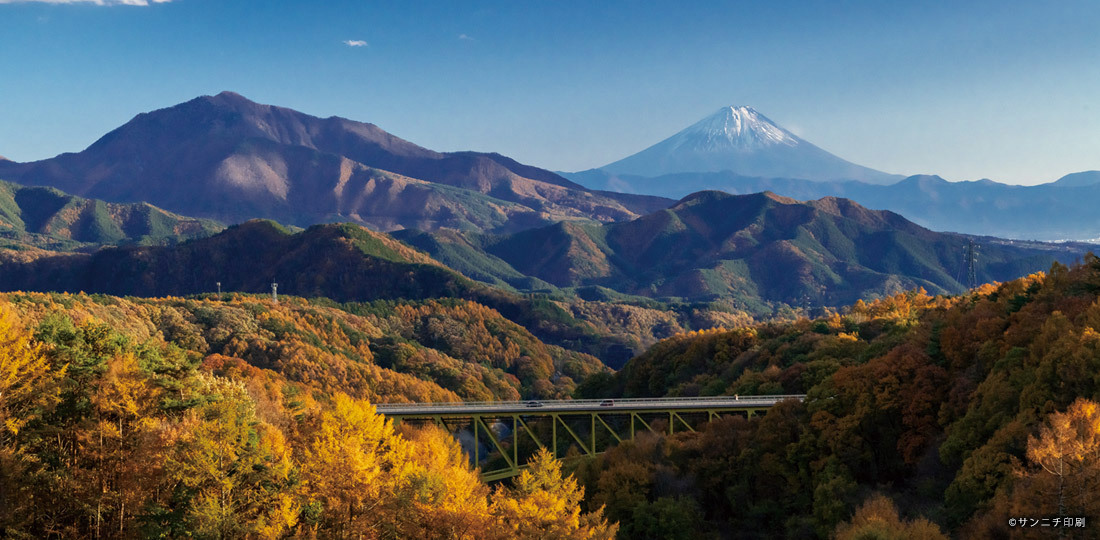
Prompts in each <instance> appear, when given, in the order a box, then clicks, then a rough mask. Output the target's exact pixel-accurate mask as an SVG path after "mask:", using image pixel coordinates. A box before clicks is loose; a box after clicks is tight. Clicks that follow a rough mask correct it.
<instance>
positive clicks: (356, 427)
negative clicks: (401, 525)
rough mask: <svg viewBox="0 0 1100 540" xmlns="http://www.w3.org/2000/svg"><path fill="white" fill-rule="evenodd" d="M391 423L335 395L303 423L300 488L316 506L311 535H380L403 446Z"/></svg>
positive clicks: (368, 407)
mask: <svg viewBox="0 0 1100 540" xmlns="http://www.w3.org/2000/svg"><path fill="white" fill-rule="evenodd" d="M404 444H405V442H404V441H403V440H401V439H400V438H399V437H397V436H395V434H394V433H393V426H392V425H391V424H390V423H389V422H387V421H386V420H385V418H383V417H382V416H381V415H379V414H376V413H375V410H374V407H373V406H371V405H370V404H369V403H367V402H365V401H360V400H356V399H353V398H351V397H348V396H347V395H345V394H336V395H335V396H334V398H333V404H332V407H331V409H330V410H327V411H324V412H321V413H318V414H316V415H314V417H313V418H310V419H308V420H307V421H306V422H305V425H303V427H302V442H301V450H300V456H301V457H300V459H299V462H300V463H301V481H302V490H303V492H304V494H305V496H306V498H307V500H308V501H309V503H310V504H311V505H319V506H320V508H319V510H320V512H319V515H318V516H317V518H316V519H315V521H314V523H311V524H303V525H304V527H305V528H307V529H311V533H312V534H316V535H318V536H321V537H326V538H328V537H331V538H379V537H381V535H382V533H383V527H382V525H383V524H384V523H386V522H387V521H391V520H389V519H388V516H385V515H384V513H383V512H381V510H382V504H383V502H384V497H386V496H387V494H389V493H392V492H393V491H394V488H395V485H394V475H393V474H392V471H393V470H394V469H397V468H399V467H401V465H402V464H401V461H402V459H401V458H402V456H403V455H404V453H405V449H404V448H403V447H402V446H403V445H404Z"/></svg>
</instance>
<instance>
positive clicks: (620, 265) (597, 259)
mask: <svg viewBox="0 0 1100 540" xmlns="http://www.w3.org/2000/svg"><path fill="white" fill-rule="evenodd" d="M397 237H398V238H401V239H402V240H404V241H406V242H408V243H410V244H412V245H414V246H416V247H419V248H421V249H424V250H426V251H428V252H429V253H431V254H432V255H433V256H434V257H436V258H438V259H439V260H441V261H442V262H443V263H445V264H448V265H453V266H455V267H458V268H461V269H462V270H463V271H464V272H466V273H467V274H468V275H470V276H473V277H476V278H478V279H482V280H485V281H489V282H505V283H508V284H510V285H513V286H516V287H520V288H522V287H524V286H532V287H539V286H540V284H541V283H543V282H546V283H549V284H551V285H554V286H557V287H591V286H600V287H606V288H608V289H612V290H615V291H618V292H620V293H623V294H630V295H637V296H649V297H656V298H662V297H665V298H667V297H674V298H676V297H678V298H685V299H691V300H714V299H717V298H729V299H733V300H734V301H735V303H736V305H737V306H738V307H739V308H740V309H743V310H746V311H750V312H755V313H757V314H762V313H769V312H770V311H771V310H772V309H774V306H775V305H777V304H780V303H785V304H788V305H793V306H823V305H824V306H841V305H846V304H849V303H852V302H855V301H856V300H858V299H866V298H873V297H880V296H884V295H889V294H893V293H895V292H898V291H901V290H906V289H910V288H915V287H924V288H926V289H927V290H929V291H932V292H935V293H956V292H960V291H962V290H963V289H964V286H963V284H961V283H960V280H964V279H965V276H966V274H965V273H963V272H962V270H963V254H964V252H965V250H966V246H967V242H968V241H970V240H975V238H973V237H966V236H963V235H955V234H945V233H936V232H933V231H930V230H928V229H925V228H923V227H920V226H918V225H916V224H914V223H912V222H910V221H908V220H906V219H905V218H904V217H902V216H899V215H897V214H895V213H892V212H884V211H876V210H870V209H867V208H865V207H863V206H860V205H859V204H856V203H854V202H852V201H850V200H848V199H838V198H833V197H826V198H823V199H820V200H816V201H807V202H799V201H796V200H793V199H789V198H786V197H780V196H777V195H774V194H771V193H767V192H765V193H758V194H752V195H740V196H735V195H729V194H726V193H722V192H717V191H704V192H699V193H694V194H692V195H689V196H687V197H685V198H684V199H682V200H681V201H679V202H678V203H676V204H675V205H674V206H672V207H671V208H668V209H665V210H661V211H658V212H655V213H652V214H647V215H645V216H642V217H640V218H638V219H635V220H632V221H628V222H620V223H609V224H595V223H591V222H589V223H578V222H562V223H558V224H555V225H551V226H548V227H543V228H538V229H530V230H527V231H522V232H519V233H515V234H511V235H478V234H473V233H456V232H438V233H433V234H413V233H399V234H398V235H397ZM976 240H978V241H979V242H980V243H981V244H982V256H981V262H980V264H979V265H978V266H977V268H976V271H977V274H978V276H977V277H978V279H979V280H981V281H994V280H1009V279H1014V278H1016V277H1019V276H1022V275H1026V274H1028V273H1030V272H1034V271H1037V270H1041V269H1043V268H1046V267H1048V266H1049V265H1050V262H1051V261H1052V260H1061V261H1063V262H1072V261H1073V260H1074V259H1077V258H1079V257H1080V256H1081V255H1083V254H1084V249H1083V248H1082V246H1079V245H1056V244H1049V245H1048V244H1038V243H1036V244H1014V243H1012V242H1005V241H1000V240H997V239H988V238H978V239H976ZM525 278H526V281H525ZM530 278H537V280H538V281H535V282H534V283H532V282H531V280H530ZM769 306H772V307H769Z"/></svg>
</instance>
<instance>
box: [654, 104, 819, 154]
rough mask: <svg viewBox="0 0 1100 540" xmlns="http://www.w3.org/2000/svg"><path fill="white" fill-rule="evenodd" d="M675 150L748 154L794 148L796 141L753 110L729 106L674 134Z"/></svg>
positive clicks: (796, 138)
mask: <svg viewBox="0 0 1100 540" xmlns="http://www.w3.org/2000/svg"><path fill="white" fill-rule="evenodd" d="M673 138H674V139H676V140H677V145H676V147H677V148H682V149H688V150H696V151H721V150H723V149H737V150H751V149H756V148H762V147H767V146H773V145H779V144H783V145H787V146H795V145H797V144H798V137H795V136H794V135H793V134H792V133H791V132H789V131H787V130H785V129H783V128H781V127H779V126H778V125H776V124H775V122H772V121H771V120H769V119H768V117H766V116H764V115H762V114H760V113H759V112H757V111H756V109H753V108H752V107H745V106H736V105H731V106H729V107H722V108H721V109H718V111H717V112H715V113H714V114H712V115H710V116H708V117H706V118H704V119H702V120H700V121H698V122H696V123H695V124H692V125H691V126H689V127H688V128H687V129H685V130H683V131H681V132H680V133H678V134H676V135H675V136H674V137H673Z"/></svg>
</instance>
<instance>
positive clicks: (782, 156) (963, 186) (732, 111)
mask: <svg viewBox="0 0 1100 540" xmlns="http://www.w3.org/2000/svg"><path fill="white" fill-rule="evenodd" d="M561 174H562V175H563V176H565V177H567V178H569V179H570V180H573V181H574V182H577V183H580V184H583V185H586V186H589V187H591V188H593V189H602V190H611V191H619V192H623V193H635V194H646V195H653V196H660V197H668V198H672V199H679V198H681V197H685V196H687V195H689V194H691V193H695V192H698V191H704V190H721V191H725V192H727V193H732V194H747V193H759V192H762V191H772V192H774V193H776V194H779V195H783V196H787V197H793V198H795V199H799V200H813V199H819V198H822V197H845V198H849V199H852V200H853V201H856V202H858V203H860V204H862V205H864V206H867V207H870V208H875V209H881V210H891V211H894V212H898V213H900V214H902V215H905V216H906V217H908V218H909V219H912V220H913V221H914V222H916V223H918V224H920V225H922V226H925V227H928V228H930V229H933V230H937V231H954V232H960V233H967V234H978V235H990V236H997V237H1002V238H1017V239H1026V240H1047V241H1055V240H1076V241H1091V240H1095V239H1097V238H1100V219H1098V218H1097V215H1096V213H1095V211H1094V209H1095V208H1096V207H1097V206H1100V171H1085V172H1080V173H1074V174H1070V175H1066V176H1065V177H1063V178H1061V179H1059V180H1057V181H1055V182H1051V183H1048V184H1042V185H1038V186H1015V185H1008V184H1001V183H997V182H993V181H991V180H979V181H976V182H948V181H946V180H944V179H942V178H940V177H938V176H931V175H918V176H910V177H902V176H899V175H890V174H886V173H882V172H879V171H875V170H873V169H868V168H866V167H862V166H860V165H855V164H853V163H850V162H848V161H845V160H843V159H841V158H838V157H836V156H833V155H831V154H829V153H827V152H825V151H824V150H821V149H820V148H818V147H816V146H814V145H812V144H810V143H808V142H806V141H804V140H802V139H800V138H798V137H797V136H795V135H794V134H792V133H791V132H789V131H787V130H786V129H783V128H782V127H781V126H779V125H776V124H775V123H774V122H772V121H770V120H768V119H767V118H766V117H765V116H764V115H762V114H760V113H758V112H757V111H755V110H754V109H752V108H749V107H724V108H722V109H720V110H719V111H718V112H717V113H715V114H713V115H711V116H709V117H707V118H704V119H703V120H701V121H699V122H697V123H695V124H694V125H692V126H690V127H688V128H687V129H684V130H683V131H681V132H679V133H677V134H675V135H673V136H672V137H669V138H668V139H665V140H664V141H662V142H660V143H658V144H656V145H654V146H651V147H650V148H647V149H645V150H643V151H641V152H639V153H637V154H634V155H632V156H630V157H627V158H624V159H622V160H619V161H616V162H614V163H611V164H608V165H605V166H603V167H600V168H598V169H590V170H587V171H581V172H576V173H561Z"/></svg>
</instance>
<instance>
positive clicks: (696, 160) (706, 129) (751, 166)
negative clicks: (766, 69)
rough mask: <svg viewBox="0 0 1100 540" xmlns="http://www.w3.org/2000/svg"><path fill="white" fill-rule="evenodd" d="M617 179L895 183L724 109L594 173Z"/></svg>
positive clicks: (746, 111) (748, 110)
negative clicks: (685, 176)
mask: <svg viewBox="0 0 1100 540" xmlns="http://www.w3.org/2000/svg"><path fill="white" fill-rule="evenodd" d="M600 169H602V170H603V171H604V172H606V173H609V174H619V175H636V176H646V177H656V176H662V175H666V174H681V173H710V172H723V171H730V172H733V173H735V174H738V175H741V176H757V177H761V178H799V179H805V180H816V181H836V180H859V181H863V182H868V183H874V184H889V183H893V182H896V181H898V180H900V177H896V176H894V175H890V174H886V173H884V172H881V171H876V170H874V169H868V168H867V167H863V166H860V165H856V164H854V163H851V162H848V161H845V160H843V159H841V158H838V157H836V156H834V155H832V154H830V153H828V152H826V151H824V150H822V149H820V148H818V147H816V146H814V145H813V144H810V143H809V142H806V141H804V140H802V139H801V138H799V137H798V136H796V135H795V134H793V133H791V132H790V131H787V130H786V129H783V128H782V127H780V126H779V125H778V124H776V123H775V122H773V121H771V119H769V118H768V117H766V116H764V115H763V114H760V112H759V111H757V110H756V109H753V108H752V107H747V106H743V105H740V106H738V105H730V106H728V107H722V108H721V109H718V110H717V111H716V112H714V113H712V114H711V115H710V116H707V117H706V118H703V119H702V120H699V121H698V122H695V123H694V124H692V125H690V126H688V127H687V128H685V129H683V130H681V131H680V132H678V133H676V134H675V135H673V136H671V137H669V138H667V139H665V140H663V141H661V142H659V143H657V144H655V145H653V146H650V147H649V148H646V149H645V150H642V151H641V152H638V153H637V154H634V155H632V156H628V157H626V158H623V159H620V160H619V161H616V162H614V163H609V164H607V165H604V166H603V167H600Z"/></svg>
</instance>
